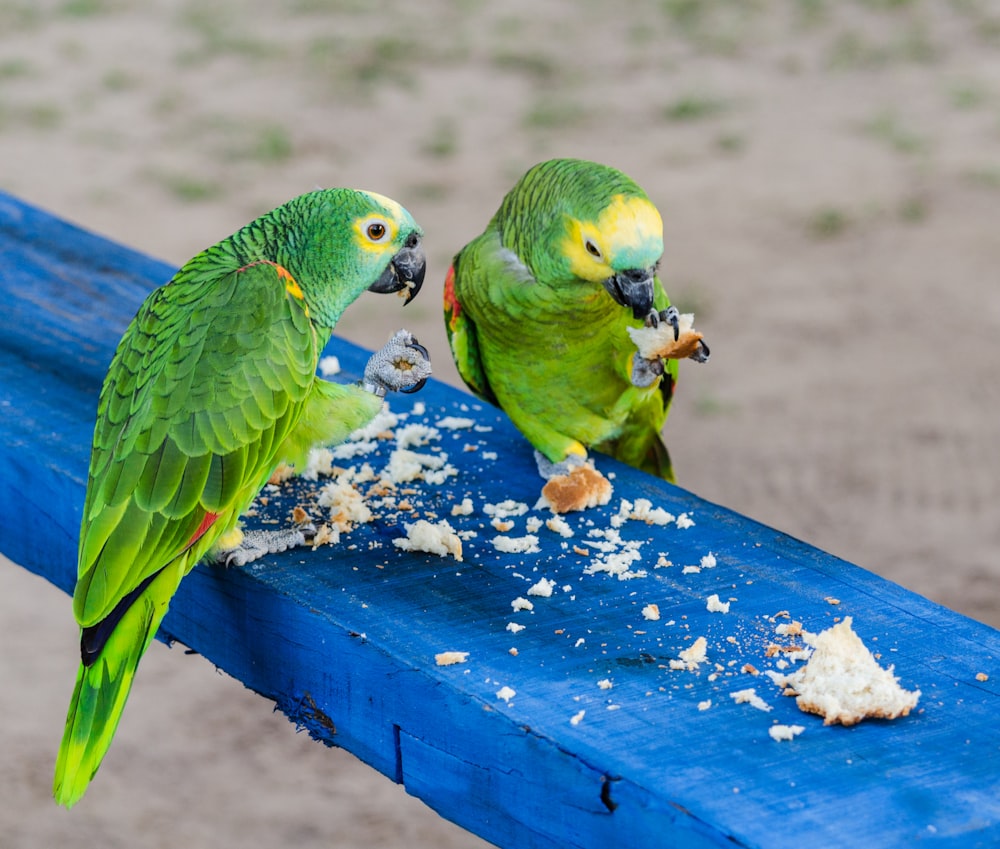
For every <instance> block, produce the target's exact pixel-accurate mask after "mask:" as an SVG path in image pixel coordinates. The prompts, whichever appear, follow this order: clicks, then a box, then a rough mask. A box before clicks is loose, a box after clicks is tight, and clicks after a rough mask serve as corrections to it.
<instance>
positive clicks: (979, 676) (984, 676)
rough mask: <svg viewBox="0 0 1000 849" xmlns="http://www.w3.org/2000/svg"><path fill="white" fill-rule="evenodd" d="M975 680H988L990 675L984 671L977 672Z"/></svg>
mask: <svg viewBox="0 0 1000 849" xmlns="http://www.w3.org/2000/svg"><path fill="white" fill-rule="evenodd" d="M976 680H977V681H989V680H990V676H989V675H987V674H986V673H985V672H977V673H976Z"/></svg>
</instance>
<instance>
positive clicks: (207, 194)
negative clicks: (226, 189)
mask: <svg viewBox="0 0 1000 849" xmlns="http://www.w3.org/2000/svg"><path fill="white" fill-rule="evenodd" d="M152 178H153V179H154V180H155V181H156V182H157V183H159V184H160V185H161V186H162V187H163V188H164V189H166V190H167V191H168V192H169V193H170V194H171V195H173V196H174V197H175V198H176V199H177V200H180V201H183V202H184V203H203V202H205V201H210V200H216V199H218V198H220V197H222V195H223V188H222V186H221V185H220V184H219V183H217V182H215V181H214V180H208V179H204V178H202V177H197V176H195V175H193V174H179V173H176V172H167V171H157V172H155V173H153V174H152Z"/></svg>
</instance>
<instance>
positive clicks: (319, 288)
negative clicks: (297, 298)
mask: <svg viewBox="0 0 1000 849" xmlns="http://www.w3.org/2000/svg"><path fill="white" fill-rule="evenodd" d="M286 208H287V209H288V215H289V216H293V217H294V219H295V221H294V223H295V224H297V225H298V226H293V227H286V228H285V232H286V234H287V235H286V238H285V244H284V245H283V246H282V248H281V251H280V254H279V262H280V263H281V265H283V266H285V267H286V268H287V269H288V270H289V272H290V273H291V274H292V276H293V277H294V278H295V280H296V282H297V283H298V285H299V288H300V289H301V292H302V295H303V297H304V299H305V302H306V304H307V305H308V307H309V312H310V315H312V316H314V317H315V318H316V319H317V320H318V321H320V322H321V323H323V324H325V325H326V326H328V327H333V325H334V324H335V323H336V320H337V319H338V318H339V317H340V314H341V313H342V312H343V310H344V309H346V307H347V306H348V305H349V304H350V303H352V302H353V301H354V300H355V299H356V298H357V297H358V295H360V294H361V293H362V292H364V291H365V290H366V289H367V290H368V291H371V292H377V293H379V294H389V293H391V292H398V293H400V294H401V295H403V296H404V297H405V299H406V303H409V302H410V301H411V300H412V299H413V298H414V297H416V295H417V293H418V292H419V291H420V287H421V286H422V285H423V282H424V272H425V269H426V259H425V257H424V252H423V248H422V247H421V237H422V236H423V231H422V230H421V229H420V226H419V225H418V224H417V223H416V221H414V220H413V217H412V216H411V215H410V213H409V212H407V211H406V210H405V209H404V208H403V207H402V206H400V204H398V203H397V202H396V201H394V200H393V199H392V198H388V197H385V195H380V194H377V193H376V192H365V191H358V190H354V189H321V190H318V191H315V192H310V193H308V194H305V195H301V196H300V197H298V198H296V199H295V200H294V201H291V202H290V203H289V204H287V205H286Z"/></svg>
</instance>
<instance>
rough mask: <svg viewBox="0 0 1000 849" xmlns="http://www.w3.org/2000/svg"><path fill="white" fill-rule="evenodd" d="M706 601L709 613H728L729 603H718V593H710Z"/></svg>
mask: <svg viewBox="0 0 1000 849" xmlns="http://www.w3.org/2000/svg"><path fill="white" fill-rule="evenodd" d="M706 601H707V603H706V605H705V606H706V607H707V608H708V612H709V613H729V602H728V601H720V600H719V594H718V593H712V594H711V595H710V596H709V597H708V599H707V600H706Z"/></svg>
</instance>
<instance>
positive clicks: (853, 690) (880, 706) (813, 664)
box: [768, 616, 920, 725]
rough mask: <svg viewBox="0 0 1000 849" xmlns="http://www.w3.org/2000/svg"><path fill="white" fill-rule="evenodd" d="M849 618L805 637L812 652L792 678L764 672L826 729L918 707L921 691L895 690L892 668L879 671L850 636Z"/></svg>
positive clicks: (906, 712) (897, 714)
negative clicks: (815, 716) (816, 715)
mask: <svg viewBox="0 0 1000 849" xmlns="http://www.w3.org/2000/svg"><path fill="white" fill-rule="evenodd" d="M851 625H852V617H850V616H845V617H844V620H843V621H842V622H840V623H838V624H836V625H833V626H831V627H830V628H827V629H826V630H825V631H822V632H820V633H819V634H811V633H809V632H804V633H803V635H802V637H803V639H804V640H805V642H806V643H807V644H808V645H810V646H812V647H813V652H812V656H811V657H810V658H809V661H808V663H807V664H806V665H805V666H804V667H802V668H801V669H799V670H797V671H796V672H793V673H791V674H790V675H781V674H779V673H776V672H768V675H769V676H770V677H771V679H772V680H773V681H774V683H775V684H776V685H777V686H779V687H783V688H785V689H784V692H785V694H786V695H791V696H795V697H796V704H797V705H798V707H799V710H802V711H804V712H806V713H815V714H818V715H819V716H822V717H823V724H824V725H835V724H838V723H839V724H841V725H855V724H856V723H858V722H861V721H862V720H863V719H866V718H869V717H873V718H878V719H896V718H898V717H901V716H907V715H909V713H910V711H911V710H913V708H915V707H916V705H917V702H918V700H919V698H920V691H919V690H914V691H912V692H911V691H907V690H904V689H903V688H901V687H900V686H899V679H898V678H896V676H895V675H893V667H892V666H889V667H888V668H887V669H883V668H882V667H880V666H879V665H878V662H877V661H876V660H875V658H874V656H873V655H872V653H871V652H870V651H869V650H868V648H867V647H866V646H865V644H864V643H863V642H862V641H861V638H860V637H859V636H858V635H857V634H856V633H855V632H854V631H853V630H852V628H851Z"/></svg>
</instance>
